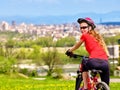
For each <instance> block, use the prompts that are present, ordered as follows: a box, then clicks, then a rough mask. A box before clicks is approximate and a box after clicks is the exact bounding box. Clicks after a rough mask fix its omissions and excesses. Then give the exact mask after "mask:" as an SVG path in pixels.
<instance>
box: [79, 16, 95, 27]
mask: <svg viewBox="0 0 120 90" xmlns="http://www.w3.org/2000/svg"><path fill="white" fill-rule="evenodd" d="M77 22H78V23H79V24H80V23H82V22H86V23H87V24H89V25H90V26H92V28H93V29H94V28H95V27H96V26H95V24H94V21H93V20H92V19H91V18H89V17H86V18H79V19H78V20H77Z"/></svg>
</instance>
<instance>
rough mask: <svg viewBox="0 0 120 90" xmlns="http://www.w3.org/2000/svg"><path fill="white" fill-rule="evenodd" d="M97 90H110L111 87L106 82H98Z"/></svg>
mask: <svg viewBox="0 0 120 90" xmlns="http://www.w3.org/2000/svg"><path fill="white" fill-rule="evenodd" d="M96 90H110V88H109V86H108V85H107V84H106V83H105V82H98V83H97V85H96Z"/></svg>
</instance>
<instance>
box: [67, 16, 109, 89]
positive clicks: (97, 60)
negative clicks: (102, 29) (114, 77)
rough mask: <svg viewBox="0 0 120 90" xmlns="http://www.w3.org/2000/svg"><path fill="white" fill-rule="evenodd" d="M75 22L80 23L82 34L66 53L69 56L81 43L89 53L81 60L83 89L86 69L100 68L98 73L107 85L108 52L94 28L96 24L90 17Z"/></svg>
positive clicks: (86, 75)
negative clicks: (100, 71) (86, 58)
mask: <svg viewBox="0 0 120 90" xmlns="http://www.w3.org/2000/svg"><path fill="white" fill-rule="evenodd" d="M77 22H78V23H79V25H80V31H81V33H82V35H81V37H80V40H79V41H78V42H77V43H76V44H75V45H74V46H73V47H72V48H71V49H69V50H67V53H66V54H67V55H68V56H70V55H69V54H71V53H72V52H73V51H74V50H76V49H78V48H79V47H80V46H81V45H82V43H84V44H85V47H86V50H87V51H88V53H89V59H88V60H83V62H82V77H83V82H84V90H88V89H87V83H88V81H87V78H88V70H91V69H96V70H102V73H101V74H100V77H101V80H102V81H103V82H105V83H107V84H108V85H109V65H108V56H109V53H108V50H107V47H106V45H105V43H104V40H103V38H102V37H101V36H100V34H99V33H98V32H97V31H96V30H95V28H96V26H95V24H94V21H93V20H92V19H91V18H89V17H86V18H79V19H78V20H77ZM68 52H69V53H68Z"/></svg>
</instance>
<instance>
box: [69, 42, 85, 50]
mask: <svg viewBox="0 0 120 90" xmlns="http://www.w3.org/2000/svg"><path fill="white" fill-rule="evenodd" d="M82 43H83V41H81V40H80V41H79V42H77V43H76V44H75V45H74V46H73V47H72V48H71V49H70V50H69V51H70V52H72V51H74V50H76V49H78V48H79V47H80V46H81V44H82Z"/></svg>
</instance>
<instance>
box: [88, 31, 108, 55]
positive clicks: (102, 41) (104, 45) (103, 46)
mask: <svg viewBox="0 0 120 90" xmlns="http://www.w3.org/2000/svg"><path fill="white" fill-rule="evenodd" d="M88 33H89V34H91V35H92V36H93V37H95V39H96V40H97V41H98V42H99V44H100V45H101V46H102V48H103V49H104V50H105V52H106V53H107V55H109V53H108V50H107V46H106V44H105V42H104V39H103V38H102V36H101V35H100V34H99V33H98V32H97V31H95V30H90V31H89V32H88Z"/></svg>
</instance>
